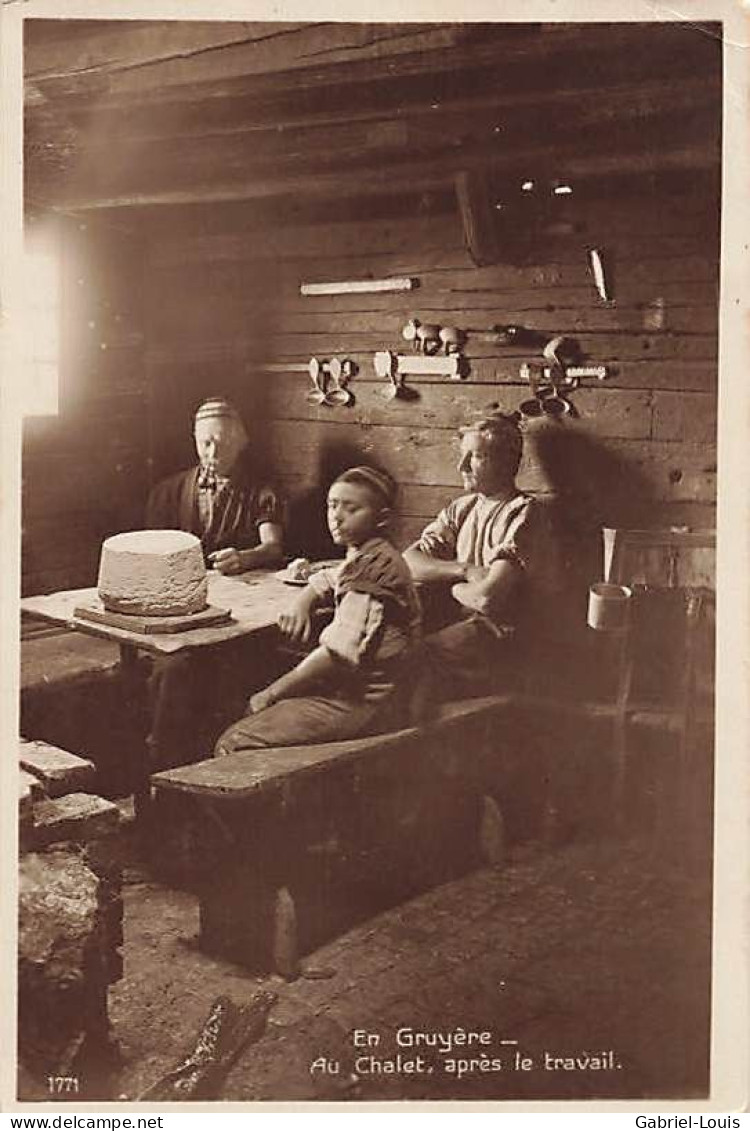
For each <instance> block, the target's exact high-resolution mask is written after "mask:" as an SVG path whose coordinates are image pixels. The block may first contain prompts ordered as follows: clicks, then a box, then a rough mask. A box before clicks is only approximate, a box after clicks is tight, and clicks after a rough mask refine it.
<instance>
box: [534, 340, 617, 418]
mask: <svg viewBox="0 0 750 1131" xmlns="http://www.w3.org/2000/svg"><path fill="white" fill-rule="evenodd" d="M582 356H583V355H582V351H581V347H580V344H579V343H578V342H577V341H576V339H575V338H567V337H565V336H563V335H558V336H557V337H554V338H550V339H549V341H548V342H547V343H546V345H545V347H544V349H543V350H542V357H543V359H544V361H546V362H548V363H549V364H547V365H545V364H544V363H542V364H541V365H539V364H537V365H531V364H529V363H528V362H525V363H524V364H523V365H522V366H521V368H520V369H519V377H520V378H521V379H522V380H523V381H528V382H529V385H530V387H531V392H532V396H531V397H530V398H529V399H527V400H525V401H523V403H522V404H521V405H520V406H519V411H520V412H521V414H522V415H523V416H527V417H533V416H551V417H554V418H557V419H559V418H561V417H563V416H577V415H578V413H577V411H576V408H575V406H574V404H573V403H572V401H571V400H570V399H569V398H570V394H571V393H573V392H574V391H575V390H576V389H577V388H578V386H579V385H580V383H581V379H582V378H584V377H595V378H596V379H597V380H604V379H605V378H606V376H607V367H606V366H605V365H582V364H581V360H582Z"/></svg>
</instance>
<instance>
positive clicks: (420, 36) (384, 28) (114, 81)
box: [27, 21, 468, 99]
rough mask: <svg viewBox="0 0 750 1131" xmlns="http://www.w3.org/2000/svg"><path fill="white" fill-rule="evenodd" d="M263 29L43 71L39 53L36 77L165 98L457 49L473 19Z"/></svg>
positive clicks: (41, 84)
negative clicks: (175, 92)
mask: <svg viewBox="0 0 750 1131" xmlns="http://www.w3.org/2000/svg"><path fill="white" fill-rule="evenodd" d="M257 29H260V30H257ZM257 29H256V30H255V31H254V33H253V34H252V35H249V36H245V37H240V38H237V39H235V40H231V39H226V40H225V42H223V43H221V42H219V43H216V44H215V45H212V46H208V47H203V48H201V49H196V50H193V51H189V52H184V53H183V52H178V53H177V54H176V55H171V56H169V55H168V56H165V55H161V56H160V55H159V54H158V53H156V54H155V55H154V54H152V56H151V57H149V56H148V55H145V56H142V55H136V56H135V57H134V58H129V57H128V56H127V55H125V56H124V57H122V56H121V57H120V58H116V59H115V60H114V61H109V62H107V63H103V64H101V65H99V66H94V67H90V68H87V69H83V70H70V71H68V70H65V69H64V54H63V58H62V59H61V63H60V69H59V70H57V71H51V72H47V73H39V72H36V73H35V72H34V67H35V63H34V60H33V53H31V54H32V58H31V60H30V63H29V69H28V72H27V74H28V80H29V82H30V84H31V86H32V87H33V89H34V90H35V91H36V93H37V96H38V95H40V94H42V95H45V96H47V97H49V96H52V97H54V96H57V97H59V96H60V95H63V96H65V95H66V94H72V93H76V92H77V93H80V94H83V93H85V92H89V93H99V94H102V93H103V94H105V95H106V97H107V98H108V99H112V98H126V99H129V98H138V97H141V98H145V97H149V92H153V91H157V92H158V93H159V95H160V96H162V97H163V96H164V94H165V92H166V91H168V90H171V89H172V88H174V87H185V88H186V91H185V93H187V90H188V89H191V88H195V87H196V86H198V87H202V86H205V85H206V84H210V83H215V82H217V81H218V82H220V83H221V84H222V85H226V83H227V82H228V81H229V80H232V79H245V78H247V77H248V76H256V77H260V78H262V77H263V76H268V75H278V74H287V75H293V76H296V75H297V74H298V73H299V72H300V71H312V70H318V69H319V65H320V64H321V63H322V65H323V68H324V69H325V70H327V71H330V70H331V69H333V68H334V67H335V66H336V65H341V66H344V67H351V66H354V65H357V66H359V65H361V64H363V63H366V62H371V63H382V62H384V61H390V60H391V59H393V58H398V57H400V56H404V55H410V54H412V53H414V52H418V51H436V50H438V51H451V50H453V49H454V48H455V47H457V46H458V45H459V44H461V43H462V42H463V41H464V40H466V38H467V35H468V33H467V29H466V25H463V24H455V23H454V24H364V23H360V24H354V23H309V24H296V25H294V24H291V25H290V24H279V25H276V24H274V23H273V22H270V21H269V22H268V23H266V24H260V25H257ZM158 30H159V28H158V27H157V28H156V29H155V33H154V34H155V38H156V37H157V35H158ZM126 50H127V48H126ZM115 51H116V53H117V48H115ZM201 96H203V95H202V94H201Z"/></svg>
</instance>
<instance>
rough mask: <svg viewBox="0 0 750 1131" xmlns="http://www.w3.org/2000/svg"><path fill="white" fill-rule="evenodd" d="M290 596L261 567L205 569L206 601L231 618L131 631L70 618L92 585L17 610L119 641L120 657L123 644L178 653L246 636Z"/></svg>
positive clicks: (92, 596) (91, 598)
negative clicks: (228, 573)
mask: <svg viewBox="0 0 750 1131" xmlns="http://www.w3.org/2000/svg"><path fill="white" fill-rule="evenodd" d="M293 596H294V588H293V587H292V586H290V585H287V584H286V583H285V582H283V581H279V580H278V578H276V577H274V575H273V574H272V573H267V572H264V571H262V570H252V571H249V572H248V573H243V574H241V575H240V576H239V577H224V576H223V575H222V574H220V573H209V575H208V602H209V604H210V605H214V606H216V607H217V608H221V609H228V610H229V611H230V612H231V613H232V620H231V621H228V622H227V623H225V624H219V625H213V626H210V627H206V628H192V629H187V630H186V631H185V632H176V633H156V632H155V633H142V632H132V631H131V630H130V629H125V628H115V627H114V626H112V625H106V624H96V623H94V622H93V621H89V620H83V619H82V618H79V617H76V616H75V615H74V610H75V609H76V608H78V607H79V606H80V605H92V604H95V603H96V602H97V600H98V598H97V591H96V589H65V590H62V591H61V592H59V593H48V594H47V595H46V596H43V597H24V598H23V600H22V601H21V611H22V612H25V613H29V614H30V615H32V616H38V617H41V618H42V619H43V620H46V621H50V622H52V623H53V624H58V625H65V626H67V627H68V628H75V629H77V630H79V631H80V632H87V633H89V634H90V635H92V636H104V637H106V639H107V640H114V641H116V643H118V644H119V645H120V651H121V655H122V656H123V658H124V657H125V655H126V654H127V652H128V650H129V649H133V650H136V651H137V650H139V649H140V650H144V651H147V652H158V653H170V652H180V651H182V650H183V649H185V648H201V647H204V646H205V645H207V644H218V643H221V642H222V641H224V640H234V639H236V638H237V637H240V636H249V635H252V634H253V633H255V632H259V631H262V630H264V629H267V628H270V627H271V626H272V625H275V624H276V620H277V618H278V615H279V613H280V612H283V610H284V609H286V608H288V607H289V604H290V601H291V600H292V598H293Z"/></svg>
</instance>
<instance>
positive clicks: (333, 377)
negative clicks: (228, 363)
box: [254, 357, 357, 408]
mask: <svg viewBox="0 0 750 1131" xmlns="http://www.w3.org/2000/svg"><path fill="white" fill-rule="evenodd" d="M254 369H255V371H256V372H259V373H307V375H308V376H309V378H310V380H311V381H312V389H309V390H308V392H307V400H308V401H309V403H310V404H320V405H326V406H327V407H329V408H333V407H334V406H336V405H351V404H354V395H353V394H352V391H351V389H349V387H348V385H349V381H350V380H351V379H352V377H353V376H354V375H355V373H356V372H357V365H356V362H354V361H352V360H351V359H350V358H348V357H346V358H338V357H332V358H328V359H324V360H321V359H320V358H317V357H311V358H310V360H309V361H288V362H284V361H278V362H271V363H267V364H264V365H256V366H254Z"/></svg>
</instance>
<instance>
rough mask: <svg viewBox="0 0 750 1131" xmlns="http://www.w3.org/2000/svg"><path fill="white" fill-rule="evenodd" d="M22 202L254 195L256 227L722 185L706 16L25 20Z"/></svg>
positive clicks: (715, 63) (80, 207)
mask: <svg viewBox="0 0 750 1131" xmlns="http://www.w3.org/2000/svg"><path fill="white" fill-rule="evenodd" d="M25 70H26V88H25V105H26V132H25V138H26V147H25V148H26V168H25V175H26V192H27V203H28V205H29V207H30V208H31V209H33V208H36V207H44V206H48V205H51V206H53V207H57V208H60V209H64V210H66V211H74V212H78V211H92V210H107V211H108V210H112V209H117V210H118V211H119V212H120V215H123V212H122V210H124V209H127V210H129V211H128V215H131V216H132V215H135V214H148V215H152V214H153V213H154V210H156V212H157V214H158V212H160V211H162V210H163V208H164V206H167V205H184V206H186V207H187V206H190V207H200V206H206V205H211V206H215V204H216V203H217V202H225V203H227V204H231V203H234V204H235V205H237V204H243V203H245V202H248V201H253V202H254V205H255V206H254V209H253V213H254V215H255V216H256V217H259V218H261V219H263V218H265V219H268V218H274V217H284V216H288V215H290V214H291V212H293V213H294V214H295V215H304V216H313V217H314V216H316V215H320V216H323V215H326V216H331V215H341V216H352V215H355V216H356V215H368V216H372V215H377V214H383V215H385V214H388V213H389V211H391V210H393V209H398V208H399V207H402V206H403V205H404V202H408V203H409V204H410V206H411V205H413V204H415V203H416V204H417V205H421V206H422V207H424V208H427V209H433V210H436V211H439V210H440V208H441V207H445V206H447V205H448V203H449V202H450V201H451V200H452V199H453V197H452V194H453V185H454V183H455V178H456V175H457V173H459V172H462V171H467V170H469V171H470V170H479V171H480V172H481V173H482V174H483V175H484V176H485V177H486V178H487V182H488V183H489V184H490V185H491V189H492V191H493V192H494V193H496V194H497V195H498V197H499V198H501V197H502V196H503V195H504V194H506V193H507V192H509V191H513V189H514V186H515V187H516V188H517V186H518V185H519V184H520V181H521V180H523V179H527V178H535V179H537V180H546V181H549V182H553V181H555V180H559V181H571V182H573V181H574V182H575V183H576V187H577V189H581V188H583V189H584V191H585V188H586V186H590V185H592V184H596V185H598V186H601V185H602V184H611V183H615V182H617V181H618V180H622V179H630V180H634V181H638V180H640V181H642V180H644V179H648V178H651V179H654V178H665V179H670V178H671V179H673V180H675V181H676V182H677V183H679V182H681V181H682V182H684V181H686V180H690V179H692V178H695V177H707V176H708V177H717V176H718V172H719V170H720V148H721V70H722V44H721V28H720V26H719V25H717V24H704V25H696V24H688V23H651V24H634V23H626V24H578V25H576V24H546V25H539V24H502V23H493V24H478V23H461V24H458V23H448V24H416V23H407V24H371V23H370V24H367V23H360V24H354V23H306V24H300V23H294V24H289V23H271V22H265V23H239V22H230V21H223V22H213V23H205V22H175V21H171V22H166V21H112V20H33V19H32V20H27V21H26V23H25Z"/></svg>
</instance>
